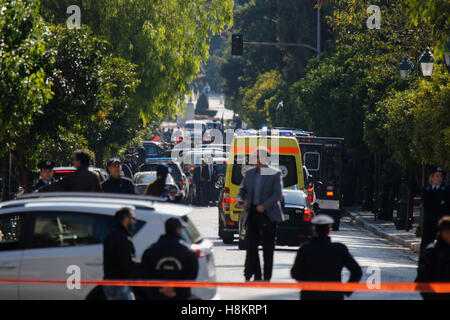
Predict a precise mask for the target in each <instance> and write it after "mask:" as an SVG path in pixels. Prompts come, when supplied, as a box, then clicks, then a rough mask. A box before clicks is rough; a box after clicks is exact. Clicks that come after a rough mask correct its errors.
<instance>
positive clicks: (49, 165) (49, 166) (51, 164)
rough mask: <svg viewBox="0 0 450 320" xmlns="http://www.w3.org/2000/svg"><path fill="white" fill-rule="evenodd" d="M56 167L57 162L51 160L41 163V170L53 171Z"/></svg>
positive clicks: (39, 166) (39, 165)
mask: <svg viewBox="0 0 450 320" xmlns="http://www.w3.org/2000/svg"><path fill="white" fill-rule="evenodd" d="M54 167H55V162H54V161H53V160H51V159H45V160H42V161H41V162H39V164H38V168H39V169H53V168H54Z"/></svg>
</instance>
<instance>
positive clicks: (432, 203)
mask: <svg viewBox="0 0 450 320" xmlns="http://www.w3.org/2000/svg"><path fill="white" fill-rule="evenodd" d="M443 178H444V176H443V170H442V168H441V167H433V168H432V171H431V174H430V177H429V182H430V184H429V185H427V186H426V187H425V188H424V190H423V193H422V200H423V231H422V242H421V244H420V252H421V254H422V253H423V252H424V250H425V248H426V247H427V246H428V245H429V244H430V243H432V242H433V241H434V240H435V237H436V232H437V223H438V221H439V219H440V218H442V217H443V216H444V215H450V189H449V188H448V187H446V186H444V185H443Z"/></svg>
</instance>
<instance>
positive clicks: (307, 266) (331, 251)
mask: <svg viewBox="0 0 450 320" xmlns="http://www.w3.org/2000/svg"><path fill="white" fill-rule="evenodd" d="M311 223H312V224H313V237H312V238H311V240H310V241H309V242H307V243H305V244H304V245H303V246H301V247H300V248H299V250H298V252H297V256H296V257H295V262H294V265H293V266H292V269H291V276H292V278H294V279H295V280H297V281H318V282H340V281H341V272H342V269H343V268H344V267H346V268H347V269H348V270H349V271H350V279H349V280H348V282H359V280H361V276H362V270H361V267H360V266H359V264H358V263H357V262H356V260H355V259H354V258H353V257H352V255H351V254H350V252H349V251H348V249H347V247H346V246H345V245H344V244H342V243H334V242H331V238H330V237H329V234H330V233H331V225H332V224H333V223H334V220H333V218H331V217H330V216H328V215H325V214H318V215H317V216H315V217H314V218H313V219H312V220H311ZM344 295H347V296H350V295H351V292H346V293H344V292H326V291H324V292H321V291H301V292H300V299H301V300H343V299H344Z"/></svg>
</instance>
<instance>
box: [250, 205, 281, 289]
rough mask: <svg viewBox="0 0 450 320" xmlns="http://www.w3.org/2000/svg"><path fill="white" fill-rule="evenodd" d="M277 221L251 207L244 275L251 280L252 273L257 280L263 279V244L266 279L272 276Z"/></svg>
mask: <svg viewBox="0 0 450 320" xmlns="http://www.w3.org/2000/svg"><path fill="white" fill-rule="evenodd" d="M275 231H276V223H275V222H272V221H270V219H269V218H268V217H267V214H266V213H265V212H264V213H260V212H258V211H256V206H253V205H252V206H251V207H250V208H249V215H248V219H247V231H246V235H245V236H246V242H247V255H246V257H245V270H244V275H245V278H246V279H247V280H250V278H251V277H252V275H254V276H255V280H261V265H260V263H259V253H258V245H259V244H260V243H261V244H262V246H263V256H264V280H266V281H269V280H270V278H272V267H273V251H274V249H275Z"/></svg>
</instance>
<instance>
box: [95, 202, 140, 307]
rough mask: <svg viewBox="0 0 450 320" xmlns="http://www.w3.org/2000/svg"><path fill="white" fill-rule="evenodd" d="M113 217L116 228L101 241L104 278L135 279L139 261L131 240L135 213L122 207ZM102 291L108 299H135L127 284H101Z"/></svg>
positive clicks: (137, 273)
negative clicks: (122, 285)
mask: <svg viewBox="0 0 450 320" xmlns="http://www.w3.org/2000/svg"><path fill="white" fill-rule="evenodd" d="M115 218H116V228H115V229H114V230H113V231H112V232H111V233H110V234H109V235H108V236H107V237H106V238H105V240H104V242H103V272H104V279H105V280H125V279H136V278H137V277H138V275H139V263H137V261H136V258H135V248H134V245H133V241H132V237H133V234H132V231H133V229H134V226H135V224H136V215H135V214H134V212H133V210H132V209H130V208H127V207H123V208H120V209H119V210H117V212H116V214H115ZM103 292H104V294H105V296H106V298H107V299H108V300H135V295H134V293H133V290H132V289H131V288H130V287H128V286H124V287H119V286H103Z"/></svg>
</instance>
